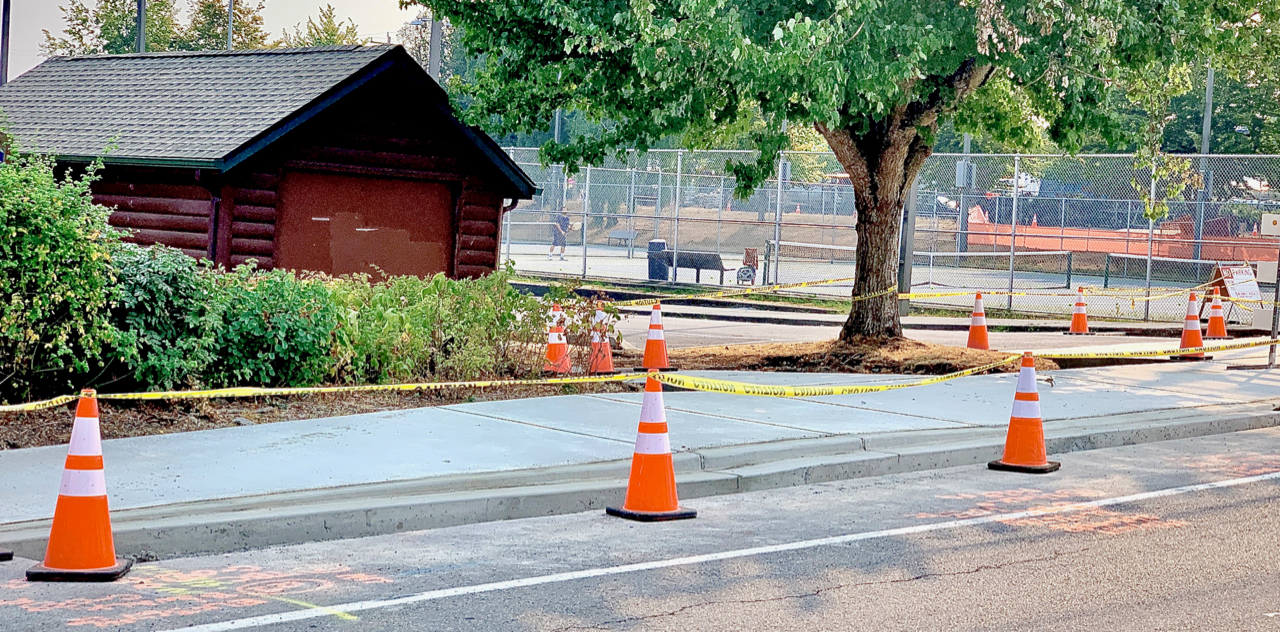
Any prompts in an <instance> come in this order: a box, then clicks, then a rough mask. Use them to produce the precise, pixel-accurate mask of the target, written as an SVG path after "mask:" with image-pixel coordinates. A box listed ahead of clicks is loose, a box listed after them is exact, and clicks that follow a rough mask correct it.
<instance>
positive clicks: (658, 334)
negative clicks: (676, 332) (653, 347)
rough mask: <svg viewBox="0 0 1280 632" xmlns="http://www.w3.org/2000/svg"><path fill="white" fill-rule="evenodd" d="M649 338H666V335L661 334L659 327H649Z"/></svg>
mask: <svg viewBox="0 0 1280 632" xmlns="http://www.w3.org/2000/svg"><path fill="white" fill-rule="evenodd" d="M649 340H666V336H664V335H663V334H662V330H661V329H650V330H649Z"/></svg>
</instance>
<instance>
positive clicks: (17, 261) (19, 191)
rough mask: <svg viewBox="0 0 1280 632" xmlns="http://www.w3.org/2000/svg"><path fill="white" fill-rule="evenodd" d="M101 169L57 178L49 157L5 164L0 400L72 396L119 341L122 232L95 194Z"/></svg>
mask: <svg viewBox="0 0 1280 632" xmlns="http://www.w3.org/2000/svg"><path fill="white" fill-rule="evenodd" d="M95 172H96V168H92V169H90V170H89V171H88V172H87V173H86V174H85V175H83V176H81V177H78V178H77V177H74V176H68V177H66V178H64V179H62V180H59V179H58V178H57V176H56V175H55V173H54V163H53V160H52V159H50V158H45V157H39V156H33V157H28V156H12V157H10V159H9V161H8V162H4V163H0V367H2V368H0V397H3V398H6V399H9V398H20V399H25V398H29V397H32V396H38V395H44V394H48V393H51V392H56V393H58V394H61V393H65V392H66V391H67V389H68V387H69V386H71V382H72V381H73V380H83V379H84V378H85V377H86V374H87V371H88V370H89V369H90V368H91V365H92V364H95V363H96V361H97V359H98V357H99V353H100V351H101V349H102V347H103V345H104V344H105V343H108V342H110V340H111V338H112V333H113V331H114V330H113V328H112V327H111V324H110V320H109V305H108V294H109V292H110V283H111V261H110V250H111V246H112V244H113V243H115V242H116V241H117V239H118V235H117V234H116V233H115V231H113V230H112V229H111V227H110V226H108V225H107V216H108V215H109V213H110V212H109V211H108V210H107V209H106V208H104V207H102V206H98V205H96V204H94V203H93V200H92V198H91V197H90V193H89V183H90V182H91V181H92V180H93V179H94V174H95Z"/></svg>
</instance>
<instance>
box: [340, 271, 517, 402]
mask: <svg viewBox="0 0 1280 632" xmlns="http://www.w3.org/2000/svg"><path fill="white" fill-rule="evenodd" d="M508 279H509V273H507V272H498V273H495V274H493V275H490V276H487V277H484V278H482V279H475V280H457V281H455V280H451V279H448V278H446V277H445V276H444V275H441V274H438V275H436V276H435V277H432V278H430V279H419V278H417V277H392V278H390V279H387V280H385V281H378V282H373V281H371V280H370V278H369V277H368V276H367V275H353V276H346V277H341V278H338V279H334V280H333V281H331V282H330V288H331V290H332V292H333V297H334V302H335V303H336V304H337V305H338V308H339V310H340V314H341V320H342V335H341V336H340V344H339V350H338V351H337V352H336V353H335V355H336V356H337V359H338V362H337V366H336V369H335V371H336V374H337V376H338V378H339V379H340V380H341V381H344V382H352V383H378V382H407V381H417V380H424V379H449V380H467V379H475V378H478V377H490V376H495V375H521V376H523V375H527V374H529V373H530V372H532V371H534V370H536V369H538V368H540V365H537V366H535V364H536V362H537V358H536V355H537V354H536V353H534V352H533V351H531V349H532V348H533V347H531V346H530V343H536V342H537V340H538V338H539V337H540V336H541V335H542V329H541V326H542V325H541V321H540V319H539V318H538V317H537V314H539V313H540V311H541V307H540V306H539V303H538V301H537V300H536V299H534V298H532V297H529V296H527V295H524V294H521V293H519V292H517V291H515V290H514V289H513V288H512V287H511V286H510V284H508V282H507V281H508Z"/></svg>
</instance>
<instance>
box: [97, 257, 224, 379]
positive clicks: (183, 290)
mask: <svg viewBox="0 0 1280 632" xmlns="http://www.w3.org/2000/svg"><path fill="white" fill-rule="evenodd" d="M113 259H114V262H115V264H116V271H117V272H116V276H117V282H116V292H115V301H114V306H113V309H112V322H113V324H114V325H115V327H116V329H117V330H118V331H119V334H118V335H117V337H116V343H115V345H114V346H115V350H116V355H117V357H119V359H120V360H121V361H123V362H124V364H125V365H126V366H127V367H128V368H129V371H130V374H131V376H132V378H133V379H134V380H135V381H136V382H138V383H139V384H140V385H141V386H142V387H143V388H158V389H163V390H169V389H173V388H175V387H178V386H195V385H196V384H198V383H199V382H200V377H201V375H202V374H203V372H204V370H205V368H206V367H208V366H209V365H210V364H211V363H212V362H213V360H214V348H215V345H216V344H217V340H218V333H219V331H220V330H221V328H222V316H223V310H224V307H225V304H226V291H225V289H224V288H223V287H220V286H219V284H218V283H217V281H216V277H215V275H214V274H213V273H212V272H211V271H207V270H202V269H201V265H200V264H199V263H198V262H197V261H196V260H195V259H192V258H191V257H188V256H187V255H185V254H183V253H182V251H180V250H176V249H174V248H167V247H164V246H151V247H143V246H137V245H134V244H121V245H120V247H119V248H118V249H117V251H116V253H115V254H114V256H113Z"/></svg>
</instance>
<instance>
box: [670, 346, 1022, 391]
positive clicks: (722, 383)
mask: <svg viewBox="0 0 1280 632" xmlns="http://www.w3.org/2000/svg"><path fill="white" fill-rule="evenodd" d="M1020 357H1022V356H1016V355H1014V356H1009V357H1007V358H1005V359H1003V360H1001V361H999V362H992V363H991V364H984V365H982V366H979V367H974V368H972V369H965V370H963V371H957V372H955V373H948V374H946V375H936V376H934V377H929V378H925V379H922V380H912V381H909V382H897V383H894V384H857V385H847V386H770V385H768V384H748V383H746V382H730V381H727V380H713V379H710V378H705V377H692V376H689V375H681V374H679V373H650V374H649V376H650V377H652V378H654V379H656V380H658V381H659V382H662V383H663V384H670V385H671V386H674V387H676V388H687V389H691V390H695V391H708V392H712V393H727V394H730V395H757V396H761V397H823V396H827V395H857V394H860V393H879V392H882V391H893V390H898V389H903V388H912V387H915V386H928V385H930V384H937V383H939V382H946V381H948V380H954V379H956V378H959V377H965V376H966V375H973V374H975V373H982V372H983V371H989V370H991V369H994V368H996V367H1000V366H1004V365H1006V364H1009V363H1011V362H1014V361H1015V360H1017V359H1018V358H1020Z"/></svg>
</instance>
